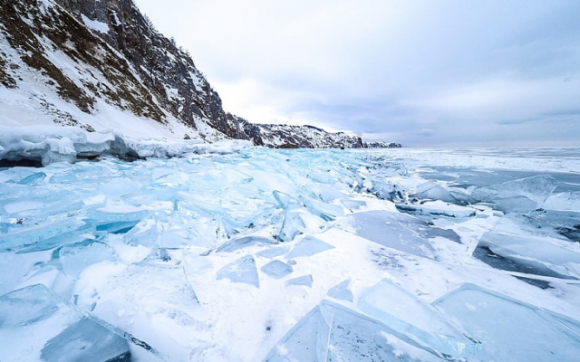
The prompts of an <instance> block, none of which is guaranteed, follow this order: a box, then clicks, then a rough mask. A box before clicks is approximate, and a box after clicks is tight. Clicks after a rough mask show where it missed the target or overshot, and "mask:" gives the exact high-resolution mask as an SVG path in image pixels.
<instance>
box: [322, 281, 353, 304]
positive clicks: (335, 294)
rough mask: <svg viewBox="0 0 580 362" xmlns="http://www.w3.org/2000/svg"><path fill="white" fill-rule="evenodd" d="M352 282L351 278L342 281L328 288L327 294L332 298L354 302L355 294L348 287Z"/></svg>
mask: <svg viewBox="0 0 580 362" xmlns="http://www.w3.org/2000/svg"><path fill="white" fill-rule="evenodd" d="M349 284H350V279H347V280H345V281H342V282H340V283H338V284H337V285H335V286H334V287H332V288H330V289H329V290H328V293H327V295H328V296H329V297H331V298H334V299H338V300H346V301H348V302H352V301H353V300H354V296H353V295H352V292H351V291H350V289H349V288H348V285H349Z"/></svg>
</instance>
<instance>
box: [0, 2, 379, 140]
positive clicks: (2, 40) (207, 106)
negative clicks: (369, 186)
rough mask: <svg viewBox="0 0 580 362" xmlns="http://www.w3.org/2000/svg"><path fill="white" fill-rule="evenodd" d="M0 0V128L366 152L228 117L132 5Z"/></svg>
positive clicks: (323, 135) (186, 59)
mask: <svg viewBox="0 0 580 362" xmlns="http://www.w3.org/2000/svg"><path fill="white" fill-rule="evenodd" d="M0 3H1V4H2V13H1V14H0V29H1V31H0V110H1V112H0V125H3V126H8V127H19V126H32V125H51V124H57V125H62V126H72V127H78V128H81V129H84V130H86V131H87V132H93V131H96V132H105V133H111V132H113V133H115V134H116V135H117V136H118V137H121V138H123V139H125V138H132V139H142V138H145V139H156V140H159V141H163V140H174V141H177V140H183V139H202V140H205V141H208V142H214V141H217V140H223V139H227V138H229V139H232V138H233V139H241V140H250V141H252V142H253V143H254V144H256V145H263V146H269V147H293V148H294V147H364V146H365V144H364V143H362V141H361V140H360V139H358V138H357V137H349V136H346V135H344V134H341V133H337V134H330V133H327V132H324V131H323V130H318V129H314V128H312V127H290V126H272V125H252V124H250V123H249V122H247V121H245V120H243V119H241V118H239V117H236V116H233V115H230V114H226V113H225V112H224V110H223V109H222V106H221V100H220V98H219V95H218V94H217V93H216V92H215V91H214V90H213V89H212V88H211V86H210V84H209V83H208V82H207V80H206V79H205V78H204V76H203V75H202V73H201V72H200V71H199V70H198V69H197V68H196V67H195V65H194V63H193V61H192V60H191V58H190V56H189V55H188V54H187V53H186V52H184V51H183V50H182V49H180V48H178V47H177V46H176V45H175V44H174V43H173V42H172V41H170V40H169V39H167V38H165V37H164V36H163V35H161V34H160V33H158V32H157V31H156V30H155V29H154V28H153V26H152V25H151V23H150V22H149V21H148V20H147V19H146V18H145V17H143V15H142V14H141V13H140V12H139V10H138V9H137V8H136V6H135V5H134V4H133V2H132V1H130V0H103V1H96V2H82V1H81V2H76V1H68V0H56V1H53V0H45V1H40V0H19V1H12V0H1V1H0ZM313 130H316V131H313ZM379 146H387V145H379Z"/></svg>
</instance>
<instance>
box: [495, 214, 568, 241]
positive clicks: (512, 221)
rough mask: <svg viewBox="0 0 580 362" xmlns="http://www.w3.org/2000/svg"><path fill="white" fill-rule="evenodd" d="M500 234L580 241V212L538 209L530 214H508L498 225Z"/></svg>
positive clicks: (497, 228)
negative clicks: (515, 232)
mask: <svg viewBox="0 0 580 362" xmlns="http://www.w3.org/2000/svg"><path fill="white" fill-rule="evenodd" d="M496 230H497V231H499V232H507V233H514V230H517V233H518V234H522V235H529V236H548V237H551V238H556V239H563V240H566V241H580V210H579V211H567V210H564V211H561V210H545V209H537V210H534V211H531V212H528V213H524V214H521V213H516V212H512V213H508V214H506V215H505V216H504V217H502V218H501V220H500V221H499V223H498V224H497V225H496Z"/></svg>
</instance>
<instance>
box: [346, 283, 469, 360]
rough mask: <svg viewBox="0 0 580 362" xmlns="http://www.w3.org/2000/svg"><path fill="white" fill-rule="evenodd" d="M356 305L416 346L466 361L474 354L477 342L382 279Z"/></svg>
mask: <svg viewBox="0 0 580 362" xmlns="http://www.w3.org/2000/svg"><path fill="white" fill-rule="evenodd" d="M357 306H358V307H359V309H360V310H361V311H363V312H364V313H366V314H367V315H369V316H371V317H373V318H376V319H377V320H379V321H381V322H383V323H384V324H386V325H388V326H389V327H391V328H393V329H395V330H397V331H398V332H400V333H402V334H405V333H410V334H412V335H413V336H415V337H416V341H417V342H418V343H421V344H424V345H425V346H429V348H432V349H434V350H436V351H438V352H440V353H442V354H444V355H446V356H451V357H454V358H467V357H469V356H473V355H474V354H475V352H476V351H477V343H476V342H475V341H474V340H473V338H468V337H466V336H465V334H464V333H462V332H461V331H460V330H458V329H457V328H456V327H454V326H452V325H451V324H450V323H449V322H448V321H447V318H446V316H445V315H443V314H442V313H441V312H440V311H438V310H437V309H436V308H434V307H432V306H431V305H429V304H427V303H426V302H424V301H422V300H421V299H419V298H418V297H417V296H415V295H414V294H412V293H410V292H409V291H407V290H405V289H404V288H402V287H400V286H398V285H396V284H395V283H394V282H392V281H390V280H387V279H385V280H383V281H381V282H379V283H378V284H376V285H375V286H373V287H372V288H370V289H369V290H367V291H366V292H365V293H364V294H363V295H362V296H361V297H360V299H359V301H358V304H357Z"/></svg>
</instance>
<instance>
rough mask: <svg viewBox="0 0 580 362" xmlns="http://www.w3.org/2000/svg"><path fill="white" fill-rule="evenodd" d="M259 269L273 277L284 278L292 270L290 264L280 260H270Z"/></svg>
mask: <svg viewBox="0 0 580 362" xmlns="http://www.w3.org/2000/svg"><path fill="white" fill-rule="evenodd" d="M260 270H261V271H262V272H263V273H264V274H266V275H268V276H270V277H272V278H275V279H280V278H284V277H285V276H286V275H288V274H290V273H292V272H293V271H294V269H293V268H292V266H291V265H288V264H286V263H284V262H283V261H280V260H272V261H271V262H269V263H268V264H266V265H264V266H263V267H262V268H260Z"/></svg>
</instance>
